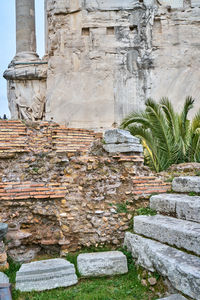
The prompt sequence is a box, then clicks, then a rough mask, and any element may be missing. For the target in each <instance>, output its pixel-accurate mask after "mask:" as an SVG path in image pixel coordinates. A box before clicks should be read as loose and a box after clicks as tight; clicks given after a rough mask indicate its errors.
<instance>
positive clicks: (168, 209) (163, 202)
mask: <svg viewBox="0 0 200 300" xmlns="http://www.w3.org/2000/svg"><path fill="white" fill-rule="evenodd" d="M150 208H152V209H154V210H156V211H157V212H158V213H164V214H172V215H173V216H176V217H177V218H178V219H184V220H188V221H194V222H198V223H200V197H199V196H188V195H184V194H160V195H154V196H152V197H151V198H150Z"/></svg>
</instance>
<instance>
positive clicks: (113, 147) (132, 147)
mask: <svg viewBox="0 0 200 300" xmlns="http://www.w3.org/2000/svg"><path fill="white" fill-rule="evenodd" d="M103 148H104V150H106V151H107V152H109V153H117V152H120V153H126V152H139V153H142V152H143V147H142V145H140V144H127V143H123V144H107V145H103Z"/></svg>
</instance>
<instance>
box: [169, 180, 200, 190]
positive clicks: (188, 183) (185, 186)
mask: <svg viewBox="0 0 200 300" xmlns="http://www.w3.org/2000/svg"><path fill="white" fill-rule="evenodd" d="M172 189H173V191H174V192H180V193H189V192H195V193H200V176H184V177H176V178H174V180H173V181H172Z"/></svg>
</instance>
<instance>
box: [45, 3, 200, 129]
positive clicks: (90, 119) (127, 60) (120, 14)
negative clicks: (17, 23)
mask: <svg viewBox="0 0 200 300" xmlns="http://www.w3.org/2000/svg"><path fill="white" fill-rule="evenodd" d="M199 7H200V4H199V2H198V1H183V0H177V1H174V0H173V1H171V0H162V1H153V0H145V1H137V0H126V1H117V0H113V1H93V0H87V1H48V6H47V12H48V35H49V41H48V47H49V48H48V53H49V68H48V79H47V111H46V117H47V119H51V118H53V119H54V120H55V121H57V122H61V123H64V124H66V125H69V126H72V127H79V128H84V127H86V128H100V127H103V128H106V127H111V126H115V125H116V124H119V123H120V121H121V120H122V118H123V117H124V116H125V115H127V113H129V112H130V111H132V110H133V109H135V110H138V109H143V108H144V101H145V99H146V98H147V97H153V98H155V99H156V100H159V99H160V98H161V97H169V98H170V99H171V100H172V102H174V104H175V107H176V108H177V110H180V107H181V106H182V104H183V102H184V99H185V97H186V96H187V95H191V96H193V97H195V98H196V104H195V108H194V110H193V114H194V112H196V111H197V109H198V108H199V107H200V102H199V99H198V95H199V92H200V91H199V85H198V81H199V79H200V72H199V59H198V57H199V55H200V50H199V46H198V45H199V43H198V36H199V30H200V26H199V22H198V19H199V16H200V8H199Z"/></svg>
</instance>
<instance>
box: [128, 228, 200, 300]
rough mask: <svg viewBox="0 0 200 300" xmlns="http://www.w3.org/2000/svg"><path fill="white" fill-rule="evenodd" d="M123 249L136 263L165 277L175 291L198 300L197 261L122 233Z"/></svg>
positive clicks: (199, 277) (199, 261) (199, 270)
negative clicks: (123, 235) (123, 239)
mask: <svg viewBox="0 0 200 300" xmlns="http://www.w3.org/2000/svg"><path fill="white" fill-rule="evenodd" d="M124 246H126V247H127V249H128V251H130V252H131V253H132V256H133V259H135V260H136V263H137V264H139V265H141V266H142V267H144V268H145V269H148V270H149V271H151V272H154V271H157V272H158V273H159V274H161V275H162V276H164V277H167V278H168V279H169V281H170V282H171V284H172V285H173V286H174V288H175V289H177V290H178V291H180V292H182V293H183V294H185V295H187V296H189V297H191V298H193V299H196V300H200V258H199V257H196V256H194V255H191V254H187V253H185V252H183V251H180V250H177V249H175V248H172V247H170V246H167V245H164V244H161V243H159V242H157V241H153V240H150V239H148V238H144V237H141V236H139V235H136V234H132V233H130V232H126V235H125V241H124Z"/></svg>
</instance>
